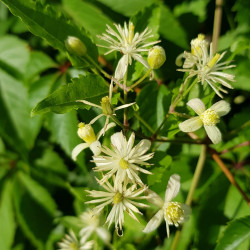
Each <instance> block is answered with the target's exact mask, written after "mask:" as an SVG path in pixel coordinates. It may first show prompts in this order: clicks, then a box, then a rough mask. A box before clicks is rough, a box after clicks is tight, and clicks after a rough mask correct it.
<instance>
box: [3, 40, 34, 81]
mask: <svg viewBox="0 0 250 250" xmlns="http://www.w3.org/2000/svg"><path fill="white" fill-rule="evenodd" d="M28 61H29V51H28V46H27V44H26V43H25V42H24V41H22V40H20V39H18V38H17V37H14V36H4V37H2V38H0V68H2V69H3V70H4V71H5V72H6V73H8V74H9V75H11V76H14V77H15V78H17V79H21V78H22V77H23V74H24V73H25V71H26V66H27V64H28Z"/></svg>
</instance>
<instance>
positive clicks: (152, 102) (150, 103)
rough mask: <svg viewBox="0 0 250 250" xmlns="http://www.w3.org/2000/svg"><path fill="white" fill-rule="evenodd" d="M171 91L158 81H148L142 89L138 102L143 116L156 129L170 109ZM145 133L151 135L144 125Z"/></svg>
mask: <svg viewBox="0 0 250 250" xmlns="http://www.w3.org/2000/svg"><path fill="white" fill-rule="evenodd" d="M170 96H171V93H170V92H169V91H168V89H167V88H166V86H164V85H161V86H160V87H159V86H158V84H157V83H156V82H153V83H147V85H146V86H145V87H144V88H143V89H142V90H141V92H140V94H139V96H138V98H137V100H136V103H137V104H138V105H139V107H140V109H139V112H140V115H141V117H142V118H143V119H144V120H145V121H147V123H148V124H149V125H150V126H151V127H152V128H153V129H154V130H156V129H157V128H158V126H159V125H160V124H161V122H162V121H163V119H164V117H165V114H166V112H167V111H168V108H169V105H170V101H171V98H170ZM141 126H142V130H143V133H145V134H147V135H150V134H149V132H148V130H147V129H146V128H145V127H144V126H143V125H141Z"/></svg>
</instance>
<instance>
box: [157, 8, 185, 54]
mask: <svg viewBox="0 0 250 250" xmlns="http://www.w3.org/2000/svg"><path fill="white" fill-rule="evenodd" d="M160 33H161V35H162V36H163V37H164V38H165V39H167V40H169V41H171V42H173V43H174V44H176V45H178V46H180V47H181V48H184V49H185V48H187V47H188V41H187V34H186V32H185V30H184V29H183V28H182V27H181V25H180V23H179V22H178V21H177V20H176V18H175V17H174V16H173V14H172V12H171V10H170V9H169V8H168V7H167V6H164V5H161V20H160Z"/></svg>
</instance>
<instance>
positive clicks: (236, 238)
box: [215, 216, 250, 250]
mask: <svg viewBox="0 0 250 250" xmlns="http://www.w3.org/2000/svg"><path fill="white" fill-rule="evenodd" d="M249 238H250V216H246V217H242V218H238V219H236V220H233V221H230V222H229V224H228V226H227V227H226V228H225V230H224V232H223V235H222V237H221V238H220V239H219V241H218V244H217V246H216V248H215V250H233V249H237V247H238V246H239V245H240V244H241V243H242V242H244V241H245V240H247V239H249Z"/></svg>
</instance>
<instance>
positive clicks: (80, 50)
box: [65, 36, 87, 56]
mask: <svg viewBox="0 0 250 250" xmlns="http://www.w3.org/2000/svg"><path fill="white" fill-rule="evenodd" d="M65 46H66V48H67V50H68V51H69V52H71V53H72V54H75V55H77V56H84V55H86V52H87V48H86V46H85V44H84V43H83V42H82V41H81V40H80V39H79V38H77V37H74V36H68V38H67V40H66V41H65Z"/></svg>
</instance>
